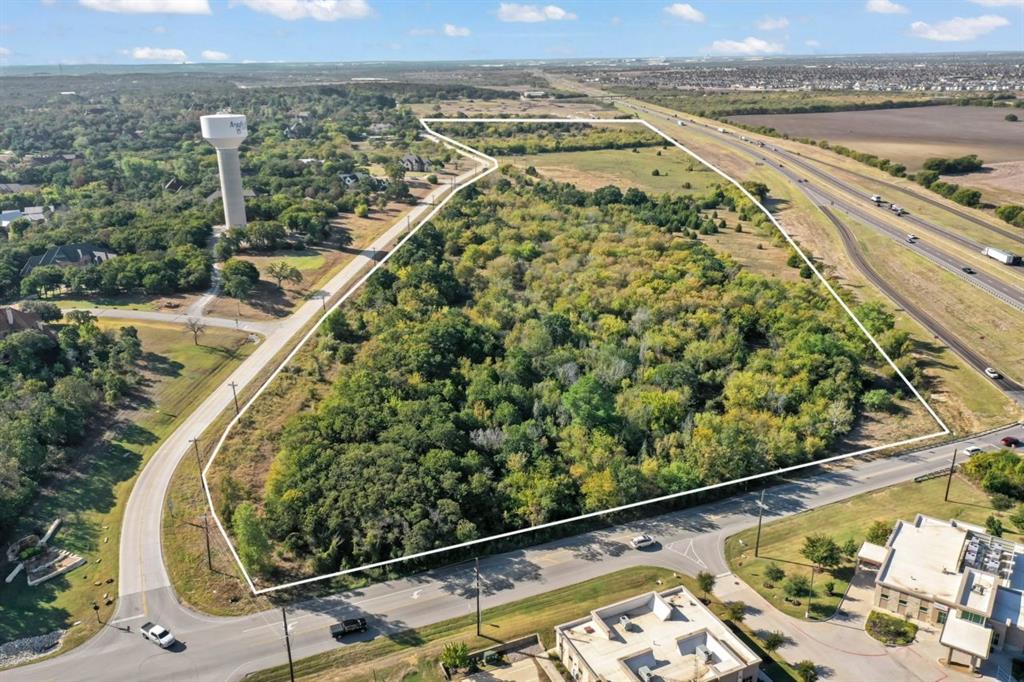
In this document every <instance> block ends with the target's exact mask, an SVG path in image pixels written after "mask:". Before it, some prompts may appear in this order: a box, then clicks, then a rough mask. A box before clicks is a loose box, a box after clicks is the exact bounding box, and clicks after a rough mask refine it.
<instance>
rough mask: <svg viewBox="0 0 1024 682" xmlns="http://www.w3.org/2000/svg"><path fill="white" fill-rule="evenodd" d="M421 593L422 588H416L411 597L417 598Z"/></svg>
mask: <svg viewBox="0 0 1024 682" xmlns="http://www.w3.org/2000/svg"><path fill="white" fill-rule="evenodd" d="M422 593H423V588H420V589H418V590H416V591H415V592H413V593H412V598H413V599H419V598H420V594H422Z"/></svg>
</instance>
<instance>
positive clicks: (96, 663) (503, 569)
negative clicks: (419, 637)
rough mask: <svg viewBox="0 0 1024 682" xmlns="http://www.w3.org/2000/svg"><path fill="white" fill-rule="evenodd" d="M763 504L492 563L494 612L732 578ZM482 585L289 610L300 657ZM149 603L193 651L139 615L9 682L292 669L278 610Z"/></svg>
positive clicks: (802, 501)
mask: <svg viewBox="0 0 1024 682" xmlns="http://www.w3.org/2000/svg"><path fill="white" fill-rule="evenodd" d="M1010 434H1012V435H1015V436H1017V437H1021V436H1022V435H1024V429H1022V428H1021V426H1020V425H1014V426H1011V427H1007V428H1004V429H1000V430H998V431H996V432H993V433H990V434H987V435H985V436H982V437H969V438H964V439H962V440H960V441H958V442H956V443H950V444H947V445H943V446H938V447H933V448H927V449H923V450H919V451H916V452H911V453H907V454H904V455H898V456H894V457H889V458H875V459H870V460H867V461H864V460H847V461H846V462H844V463H843V465H835V466H829V467H819V468H816V469H815V470H813V471H814V472H813V473H809V474H808V475H806V476H804V477H801V478H787V479H783V481H782V482H781V483H779V484H777V485H774V486H772V487H769V488H767V490H766V492H765V503H766V507H767V511H766V515H767V517H768V519H769V520H771V519H776V518H782V517H785V516H789V515H791V514H795V513H798V512H801V511H805V510H807V509H813V508H815V507H820V506H823V505H826V504H830V503H832V502H838V501H840V500H844V499H848V498H850V497H853V496H854V495H859V494H861V493H865V492H869V491H871V490H877V489H879V488H884V487H887V486H890V485H893V484H896V483H900V482H904V481H910V480H913V479H914V478H915V477H917V476H920V475H922V474H927V473H932V472H935V471H939V470H942V469H945V468H947V467H948V466H949V462H950V458H951V456H952V451H953V448H954V447H956V448H959V449H960V450H961V452H962V450H963V448H964V447H967V446H969V445H979V446H981V447H994V446H996V445H997V444H998V441H999V439H1000V438H1002V437H1003V436H1006V435H1010ZM961 459H962V456H961ZM758 496H759V492H757V491H751V492H745V493H738V494H736V495H735V496H733V497H730V498H727V499H723V500H720V501H718V502H713V503H710V504H706V505H702V506H699V507H694V508H692V509H686V510H683V511H679V512H674V513H670V514H665V515H662V516H658V517H654V518H651V519H645V520H642V521H637V522H634V523H629V524H624V525H620V526H614V527H611V528H608V529H605V530H600V531H595V532H591V533H585V534H582V535H578V536H575V537H571V538H566V539H562V540H558V541H555V542H549V543H546V544H543V545H538V546H536V547H531V548H528V549H525V550H518V551H514V552H507V553H505V554H500V555H496V556H491V557H487V558H485V559H482V560H481V561H480V568H481V574H482V577H483V585H484V588H483V590H482V593H483V606H484V608H490V607H493V606H497V605H500V604H505V603H508V602H511V601H515V600H518V599H523V598H525V597H529V596H533V595H537V594H541V593H544V592H548V591H550V590H554V589H557V588H560V587H565V586H567V585H571V584H574V583H577V582H580V581H582V580H587V579H589V578H593V577H597V576H600V575H604V574H607V573H610V572H612V571H616V570H619V569H622V568H626V567H629V566H638V565H648V566H650V565H656V566H663V567H665V568H669V569H671V570H675V571H679V572H682V573H687V574H690V575H693V574H696V573H697V572H698V571H702V570H707V571H711V572H712V573H714V574H717V575H721V574H722V573H725V572H727V571H728V565H727V564H726V562H725V557H724V551H723V548H724V543H725V539H726V538H727V537H729V536H730V535H733V534H735V533H737V532H739V531H741V530H744V529H747V528H750V527H752V526H754V525H756V524H757V513H758V512H757V504H756V503H757V499H758ZM638 533H649V534H651V535H652V536H654V537H655V538H656V539H657V540H658V542H659V544H658V545H656V546H655V547H654V548H652V550H651V551H634V550H632V549H630V548H629V546H628V541H629V538H631V537H632V536H634V535H637V534H638ZM473 576H474V573H473V566H472V565H470V564H461V565H455V566H448V567H444V568H439V569H436V570H433V571H429V572H426V573H423V574H420V575H416V576H412V577H409V578H405V579H402V580H394V581H391V582H386V583H377V584H375V585H371V586H370V587H367V588H365V589H361V590H355V591H351V592H345V593H341V594H337V595H332V596H330V597H326V598H322V599H314V600H310V601H306V602H303V603H300V604H295V605H293V606H291V607H289V617H288V623H289V631H290V633H291V645H292V652H293V655H294V656H295V658H297V659H298V658H302V657H305V656H310V655H312V654H315V653H319V652H323V651H330V650H332V649H336V648H338V647H339V646H345V645H344V644H338V643H337V642H335V641H334V640H333V639H331V637H330V636H329V634H328V632H327V628H328V626H329V625H330V624H331V623H333V622H335V621H336V620H338V619H339V618H352V617H362V618H366V619H367V621H368V622H369V624H370V631H369V632H367V633H366V634H365V635H362V636H357V637H353V638H350V639H349V640H347V641H348V642H349V643H352V642H358V641H363V640H367V639H372V638H374V637H379V636H382V635H383V636H392V635H395V634H397V633H398V632H401V631H402V630H406V629H408V628H414V627H422V626H425V625H430V624H433V623H437V622H440V621H442V620H446V619H449V618H454V617H459V616H465V615H468V614H471V613H472V612H473V608H474V596H475V594H474V591H473V584H474V583H473ZM147 598H148V601H149V605H150V614H151V615H150V617H152V618H154V619H157V620H159V622H161V623H162V624H165V625H166V626H167V627H168V628H170V629H171V631H172V632H174V634H175V635H176V636H177V637H178V638H179V639H180V640H182V642H183V646H182V647H181V648H178V649H176V650H169V651H164V650H161V649H158V648H157V647H156V646H154V645H153V644H150V643H149V642H146V641H144V640H143V639H142V638H141V637H140V636H139V634H138V632H137V629H138V625H139V624H141V623H142V622H144V621H142V619H141V616H140V617H137V618H132V619H130V620H127V621H122V622H120V623H118V624H117V625H119V626H120V627H125V626H127V625H131V626H133V627H132V632H121V631H119V630H117V629H116V628H114V627H110V628H107V629H106V630H105V631H104V632H103V633H102V634H100V635H98V636H96V637H95V638H93V639H92V640H91V641H90V642H88V643H86V644H85V645H83V646H82V647H79V648H78V649H75V650H74V651H72V652H70V653H68V654H66V655H64V656H58V657H56V658H54V659H51V660H48V661H44V662H41V663H37V664H35V665H31V666H27V667H23V668H16V669H14V670H11V671H6V672H4V675H3V679H4V680H5V682H42V681H48V680H53V681H54V682H63V681H64V680H71V679H73V680H82V681H90V682H91V681H92V680H96V681H97V682H99V681H106V680H204V681H205V680H210V681H217V680H240V679H242V678H243V677H244V676H245V675H246V673H249V672H253V671H256V670H261V669H263V668H266V667H270V666H275V665H282V664H284V663H285V662H286V661H287V659H286V654H285V649H284V642H283V630H282V628H281V620H280V614H279V613H278V612H276V611H269V612H263V613H257V614H253V615H250V616H243V617H238V618H210V617H206V616H201V615H199V614H196V613H193V612H191V611H189V610H187V609H185V608H183V607H181V606H180V605H179V604H178V602H177V601H176V600H175V597H174V594H173V592H172V590H171V588H170V587H167V586H165V587H160V588H150V589H149V590H148V592H147ZM497 625H498V626H500V623H498V624H497ZM497 632H500V630H499V631H497ZM821 662H822V663H827V661H821ZM366 672H368V671H366ZM836 672H837V674H841V675H842V676H843V677H844V678H845V679H854V678H855V677H856V673H857V671H856V670H837V671H836Z"/></svg>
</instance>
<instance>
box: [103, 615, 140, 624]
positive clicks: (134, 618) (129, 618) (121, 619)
mask: <svg viewBox="0 0 1024 682" xmlns="http://www.w3.org/2000/svg"><path fill="white" fill-rule="evenodd" d="M145 617H146V614H144V613H140V614H139V615H137V616H129V617H127V618H118V619H117V620H112V621H110V624H111V625H116V624H117V623H127V622H128V621H130V620H140V619H142V618H145Z"/></svg>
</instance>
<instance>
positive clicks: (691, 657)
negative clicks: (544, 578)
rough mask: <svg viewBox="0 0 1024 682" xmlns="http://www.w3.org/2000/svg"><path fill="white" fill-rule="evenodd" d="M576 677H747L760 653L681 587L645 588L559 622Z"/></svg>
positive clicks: (565, 658)
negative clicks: (638, 592)
mask: <svg viewBox="0 0 1024 682" xmlns="http://www.w3.org/2000/svg"><path fill="white" fill-rule="evenodd" d="M555 638H556V640H557V644H558V652H559V655H560V656H561V659H562V663H563V664H564V665H565V667H566V669H567V670H568V671H569V672H570V674H571V675H572V678H573V679H574V680H578V681H579V682H604V681H610V680H629V681H630V682H663V681H664V682H668V681H669V680H671V681H672V682H711V681H713V680H721V681H722V682H754V680H756V679H757V677H758V675H757V673H758V668H759V666H760V664H761V659H760V658H759V657H758V656H757V654H755V653H754V652H753V651H751V650H750V648H749V647H747V646H746V645H745V644H744V643H743V642H742V641H741V640H740V638H739V637H737V636H736V635H735V634H733V632H732V630H730V629H729V628H728V627H727V626H726V625H725V623H723V622H722V621H720V620H719V619H718V618H717V617H716V616H715V614H713V613H711V611H710V610H709V609H708V608H707V607H706V606H704V604H703V603H701V601H700V600H699V599H697V598H696V597H695V596H693V594H691V593H690V592H689V591H688V590H687V589H686V588H684V587H681V586H680V587H676V588H673V589H671V590H666V591H665V592H661V593H658V592H648V593H647V594H641V595H639V596H636V597H633V598H631V599H626V600H625V601H621V602H619V603H617V604H612V605H611V606H605V607H603V608H599V609H595V610H593V611H591V612H590V615H589V616H586V617H584V618H580V619H578V620H574V621H572V622H570V623H565V624H563V625H559V626H558V627H556V628H555Z"/></svg>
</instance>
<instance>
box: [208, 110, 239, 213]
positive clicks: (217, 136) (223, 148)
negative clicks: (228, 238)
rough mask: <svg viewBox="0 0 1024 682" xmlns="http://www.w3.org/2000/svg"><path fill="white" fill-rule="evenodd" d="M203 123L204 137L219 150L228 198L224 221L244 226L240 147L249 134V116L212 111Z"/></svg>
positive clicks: (223, 194) (224, 195)
mask: <svg viewBox="0 0 1024 682" xmlns="http://www.w3.org/2000/svg"><path fill="white" fill-rule="evenodd" d="M199 125H200V127H201V128H202V130H203V139H204V140H206V141H207V142H209V143H210V144H212V145H213V147H214V149H216V150H217V165H218V166H220V194H221V198H222V199H223V200H224V224H225V225H227V226H228V227H244V226H245V199H244V198H243V197H242V168H241V165H240V164H239V162H238V148H239V147H240V146H241V144H242V140H244V139H245V137H246V136H247V135H248V134H249V130H248V129H247V128H246V127H245V116H242V115H241V114H211V115H209V116H201V117H200V118H199Z"/></svg>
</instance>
